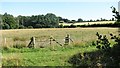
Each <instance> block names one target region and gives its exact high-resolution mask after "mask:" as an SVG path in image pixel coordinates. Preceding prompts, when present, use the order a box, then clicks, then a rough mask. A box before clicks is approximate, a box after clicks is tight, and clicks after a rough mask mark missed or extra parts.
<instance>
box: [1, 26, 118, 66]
mask: <svg viewBox="0 0 120 68" xmlns="http://www.w3.org/2000/svg"><path fill="white" fill-rule="evenodd" d="M117 31H118V28H48V29H15V30H13V29H11V30H1V32H2V48H3V49H2V65H3V66H72V64H70V63H68V60H69V58H70V57H71V56H73V55H75V54H77V53H83V52H92V51H95V50H97V49H96V47H95V46H93V45H91V43H92V42H93V41H95V40H96V39H97V37H96V35H95V34H96V32H99V33H100V34H106V35H107V36H109V33H114V34H117ZM66 34H70V37H71V39H72V40H73V43H71V44H70V45H65V46H59V45H58V44H56V43H54V42H53V43H52V45H49V41H46V42H45V44H43V45H44V46H45V47H44V48H39V47H37V46H39V45H42V43H41V42H36V45H35V46H36V48H31V49H30V48H27V47H25V48H20V49H18V48H13V45H24V46H27V45H28V43H29V42H30V38H31V37H35V38H36V40H39V41H42V40H45V39H48V38H49V37H50V36H53V37H54V38H55V39H56V40H58V41H59V42H60V43H61V44H64V37H65V36H66ZM46 43H48V44H46Z"/></svg>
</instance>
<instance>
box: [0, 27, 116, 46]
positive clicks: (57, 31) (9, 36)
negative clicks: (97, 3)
mask: <svg viewBox="0 0 120 68" xmlns="http://www.w3.org/2000/svg"><path fill="white" fill-rule="evenodd" d="M1 31H2V45H6V46H11V45H14V44H22V43H23V44H24V45H26V46H27V45H28V43H29V42H30V38H31V37H36V40H39V41H44V40H46V39H49V37H50V36H53V37H54V38H55V39H56V40H57V41H59V42H60V43H62V44H63V43H64V38H65V36H66V34H70V36H71V39H72V40H73V41H74V43H75V42H77V43H78V42H79V43H87V42H91V41H93V40H96V39H97V37H96V35H95V34H96V32H99V33H101V34H107V35H109V33H116V34H117V31H118V28H105V27H104V28H47V29H11V30H1ZM5 38H6V42H5ZM15 39H16V40H15ZM38 43H39V44H42V43H41V42H38ZM46 44H49V40H48V41H46ZM46 44H44V45H46ZM55 45H56V44H55Z"/></svg>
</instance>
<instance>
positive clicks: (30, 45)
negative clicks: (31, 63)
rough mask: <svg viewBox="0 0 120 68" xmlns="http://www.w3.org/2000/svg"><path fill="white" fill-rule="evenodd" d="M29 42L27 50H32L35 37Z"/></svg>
mask: <svg viewBox="0 0 120 68" xmlns="http://www.w3.org/2000/svg"><path fill="white" fill-rule="evenodd" d="M30 40H31V41H30V43H29V44H28V47H29V48H32V47H33V48H34V46H35V37H32V38H31V39H30Z"/></svg>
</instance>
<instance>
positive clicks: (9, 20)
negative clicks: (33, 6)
mask: <svg viewBox="0 0 120 68" xmlns="http://www.w3.org/2000/svg"><path fill="white" fill-rule="evenodd" d="M2 20H3V22H4V23H6V24H8V25H9V26H10V28H11V29H15V28H17V21H16V20H15V18H14V17H13V16H12V15H10V14H7V13H5V14H4V15H3V18H2Z"/></svg>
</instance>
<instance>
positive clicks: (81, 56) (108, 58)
mask: <svg viewBox="0 0 120 68" xmlns="http://www.w3.org/2000/svg"><path fill="white" fill-rule="evenodd" d="M116 51H117V50H115V48H112V50H111V52H109V53H104V51H102V50H97V51H94V52H84V53H77V54H75V55H73V56H72V57H70V58H69V60H68V63H70V64H72V65H73V66H75V67H90V68H96V67H98V68H99V67H100V68H102V67H103V68H109V67H110V68H111V67H115V68H118V67H119V66H120V61H119V60H120V58H119V57H120V56H118V54H119V53H120V51H119V53H118V52H116ZM115 53H117V55H116V54H115Z"/></svg>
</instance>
